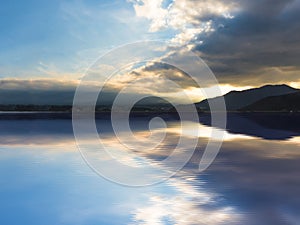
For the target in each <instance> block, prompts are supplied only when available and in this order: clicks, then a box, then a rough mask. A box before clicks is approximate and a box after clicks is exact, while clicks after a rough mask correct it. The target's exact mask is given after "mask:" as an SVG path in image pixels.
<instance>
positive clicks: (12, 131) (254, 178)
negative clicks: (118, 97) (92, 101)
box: [0, 114, 300, 225]
mask: <svg viewBox="0 0 300 225" xmlns="http://www.w3.org/2000/svg"><path fill="white" fill-rule="evenodd" d="M0 117H1V118H0V175H1V179H0V199H1V204H0V223H1V224H10V225H14V224H16V225H17V224H18V225H19V224H30V225H35V224H39V225H40V224H44V225H47V224H49V225H50V224H51V225H53V224H70V225H71V224H72V225H74V224H75V225H76V224H80V225H84V224H87V225H92V224H105V225H107V224H149V225H150V224H151V225H156V224H180V225H183V224H184V225H186V224H190V225H192V224H206V225H210V224H211V225H219V224H245V225H260V224H273V225H276V224H280V225H282V224H293V225H294V224H295V225H297V224H299V221H300V216H299V215H300V194H299V193H298V192H299V190H300V178H299V177H300V176H299V175H300V172H299V171H300V150H299V149H300V148H299V147H300V130H299V127H300V126H298V125H299V121H300V116H299V115H297V114H230V115H229V120H228V128H227V131H226V132H225V134H226V135H225V138H224V143H223V146H222V148H221V151H220V152H219V154H218V156H217V158H216V160H215V161H214V163H213V164H212V165H211V166H210V167H209V169H208V170H206V171H205V172H202V173H199V172H198V165H199V160H200V159H201V156H202V153H203V150H204V147H205V145H206V143H207V140H208V137H209V132H210V129H212V128H210V127H209V124H210V123H209V117H208V116H207V115H201V116H200V117H201V118H200V122H201V123H199V124H191V127H190V130H191V132H188V133H184V134H182V133H180V130H179V128H178V127H179V121H178V120H177V119H176V118H173V117H168V118H167V124H168V137H167V138H166V140H165V141H164V143H163V144H162V145H160V146H159V147H158V148H157V149H155V151H143V149H139V150H138V151H136V152H135V155H136V157H138V158H140V159H147V160H150V161H151V162H160V160H162V159H164V158H165V157H166V156H167V155H168V154H170V152H172V149H173V147H174V146H175V145H176V142H177V140H178V137H179V136H184V138H197V139H199V144H198V147H197V149H196V151H195V153H194V155H193V157H192V158H191V160H190V161H189V163H188V164H187V165H186V166H185V167H184V169H183V170H182V171H180V172H179V173H177V174H176V175H175V176H173V177H172V178H170V179H169V180H167V181H165V182H162V183H159V184H157V185H152V186H148V187H139V188H133V187H126V186H122V185H119V184H116V183H113V182H110V181H108V180H106V179H104V178H102V177H100V176H98V175H97V174H95V173H94V172H93V171H92V170H91V169H90V168H89V167H88V166H87V164H86V163H85V162H84V160H83V159H82V157H81V155H80V153H79V151H78V150H77V147H76V143H75V139H74V136H73V131H72V122H71V120H70V116H69V115H60V116H57V115H52V116H51V115H47V114H43V115H31V116H28V115H25V116H24V115H15V114H10V115H4V114H2V115H1V116H0ZM148 121H149V118H148V117H142V116H141V117H138V118H133V120H132V121H131V122H132V128H133V129H134V132H135V135H137V137H144V136H145V134H146V133H147V132H148ZM97 127H98V128H99V132H100V135H101V136H102V137H103V138H104V139H105V141H107V143H110V144H111V146H114V145H115V144H116V139H115V137H114V134H113V131H112V129H111V126H110V122H109V119H108V118H106V117H103V118H101V117H99V118H98V119H97ZM196 127H197V129H198V128H200V131H201V132H200V133H194V132H193V130H194V129H196ZM213 129H217V128H213ZM119 150H120V151H122V149H119ZM123 160H132V159H130V158H124V159H123ZM111 169H112V170H113V169H114V168H111Z"/></svg>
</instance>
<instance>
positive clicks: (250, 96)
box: [196, 84, 299, 111]
mask: <svg viewBox="0 0 300 225" xmlns="http://www.w3.org/2000/svg"><path fill="white" fill-rule="evenodd" d="M298 91H299V90H298V89H295V88H292V87H290V86H288V85H285V84H282V85H266V86H263V87H260V88H253V89H249V90H244V91H231V92H229V93H227V94H226V95H224V96H223V97H224V100H225V103H226V108H227V110H229V111H236V110H239V109H241V108H244V107H246V106H248V105H251V104H253V103H255V102H257V101H259V100H262V99H264V98H266V97H271V96H279V95H286V94H291V93H295V92H298ZM220 100H221V97H216V98H211V99H209V101H212V102H217V101H220ZM196 107H197V108H199V109H201V110H205V111H206V110H209V105H208V100H204V101H202V102H199V103H196Z"/></svg>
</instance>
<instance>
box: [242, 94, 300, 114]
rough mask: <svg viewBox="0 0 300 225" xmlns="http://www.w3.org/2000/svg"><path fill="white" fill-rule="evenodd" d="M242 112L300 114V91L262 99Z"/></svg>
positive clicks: (244, 108)
mask: <svg viewBox="0 0 300 225" xmlns="http://www.w3.org/2000/svg"><path fill="white" fill-rule="evenodd" d="M241 111H255V112H259V111H276V112H278V111H283V112H300V91H298V92H296V93H292V94H286V95H280V96H272V97H267V98H264V99H261V100H259V101H257V102H255V103H253V104H251V105H248V106H246V107H243V108H241Z"/></svg>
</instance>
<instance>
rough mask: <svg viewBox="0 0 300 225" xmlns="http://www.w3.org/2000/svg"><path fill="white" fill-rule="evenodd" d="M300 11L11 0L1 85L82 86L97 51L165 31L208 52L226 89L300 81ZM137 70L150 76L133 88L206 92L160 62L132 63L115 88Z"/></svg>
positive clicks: (271, 2) (205, 3)
mask: <svg viewBox="0 0 300 225" xmlns="http://www.w3.org/2000/svg"><path fill="white" fill-rule="evenodd" d="M299 12H300V0H72V1H61V0H52V1H46V0H45V1H44V0H42V1H41V0H28V1H17V0H11V1H5V2H2V3H1V7H0V31H1V35H0V88H1V89H0V90H1V91H3V90H10V91H12V90H17V91H20V90H32V89H34V90H36V89H38V90H47V91H49V90H50V91H51V90H64V89H66V90H70V88H71V89H74V88H75V87H76V85H77V84H78V82H79V80H80V79H81V77H82V76H83V75H84V74H85V73H86V72H87V69H88V68H89V66H90V65H91V64H92V63H94V62H95V60H96V59H97V58H98V57H99V56H101V55H103V54H104V53H106V52H108V51H110V50H112V49H114V48H116V47H117V46H122V45H125V44H127V43H133V42H136V41H143V40H165V41H168V42H169V43H173V44H175V45H177V46H180V47H183V48H185V49H187V50H189V51H192V52H194V53H195V54H197V55H198V56H200V57H201V58H202V59H203V60H204V62H205V63H206V64H207V65H208V66H209V67H210V69H211V70H212V72H213V73H214V74H215V76H216V78H217V80H218V82H219V84H220V88H221V91H222V93H226V92H228V91H230V90H242V89H247V88H249V87H257V86H262V85H264V84H282V83H286V84H289V85H291V86H293V87H298V88H300V63H299V58H300V14H299ZM128 54H130V52H129V53H128ZM124 57H125V55H124ZM164 57H167V56H164ZM182 63H188V62H184V61H183V62H182ZM190 67H193V65H190ZM102 69H103V67H102ZM101 72H102V71H98V73H99V75H100V76H101ZM136 77H139V78H140V77H142V78H143V82H140V85H139V88H134V89H132V90H131V91H132V92H134V93H136V94H140V92H143V91H146V92H149V93H150V92H151V91H152V93H153V94H154V95H158V93H161V92H162V91H161V90H168V87H169V86H168V83H167V82H165V80H167V79H171V80H173V81H174V80H175V81H176V82H177V83H178V84H179V85H181V86H182V90H177V89H174V90H173V91H172V90H170V91H169V93H168V95H169V96H170V95H173V94H176V93H177V94H178V93H179V95H178V96H180V95H182V92H184V93H185V94H188V95H189V96H191V97H192V100H193V101H198V100H201V99H202V98H203V95H202V94H201V92H200V90H199V87H198V86H197V85H195V83H193V82H192V81H191V80H189V78H186V77H187V76H186V74H185V72H183V71H180V70H178V69H176V68H173V67H172V66H167V65H162V64H160V63H159V62H156V63H148V64H143V65H140V66H134V67H131V71H127V72H126V73H125V72H124V73H121V75H117V77H116V79H113V80H112V81H111V82H110V83H109V84H107V88H108V89H110V91H111V90H116V89H117V88H120V87H123V86H126V84H127V83H130V82H132V80H134V79H137V78H136ZM145 79H146V80H147V82H144V81H145ZM150 81H151V82H152V83H151V82H150ZM143 84H145V85H146V86H143ZM149 87H153V88H154V89H153V90H151V88H149ZM204 88H208V89H209V88H211V87H210V85H209V84H208V85H204ZM169 89H170V88H169ZM165 92H166V91H165ZM173 92H174V93H173ZM165 95H167V93H165ZM211 96H213V94H211Z"/></svg>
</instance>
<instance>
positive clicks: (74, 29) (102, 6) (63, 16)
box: [0, 0, 164, 78]
mask: <svg viewBox="0 0 300 225" xmlns="http://www.w3.org/2000/svg"><path fill="white" fill-rule="evenodd" d="M146 23H147V21H146V20H143V19H141V20H140V19H137V18H136V17H135V13H134V9H133V7H132V4H131V3H129V2H127V1H109V0H107V1H105V0H104V1H103V0H101V1H96V0H88V1H58V0H53V1H46V0H43V1H38V0H29V1H16V0H13V1H6V2H3V3H1V8H0V30H1V36H0V49H1V51H0V74H1V75H0V76H1V77H2V78H3V77H18V78H32V77H41V78H45V77H47V76H55V72H57V73H58V76H61V74H62V73H65V74H66V75H68V74H72V73H74V76H77V74H76V73H77V72H81V69H82V68H84V67H86V66H87V65H88V63H90V62H91V61H92V60H94V58H95V57H98V56H99V55H100V54H102V53H103V52H105V51H108V50H109V49H111V48H113V47H114V46H118V45H121V44H125V43H128V42H133V41H138V40H143V39H149V38H161V37H162V38H163V37H164V34H153V33H152V34H151V33H149V32H148V25H147V24H146ZM45 71H47V72H49V73H45ZM50 72H51V73H50ZM74 78H75V77H74Z"/></svg>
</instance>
